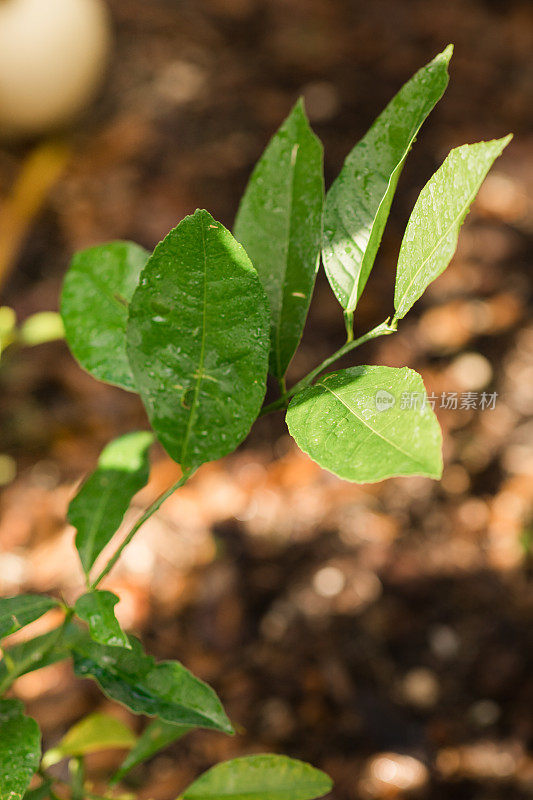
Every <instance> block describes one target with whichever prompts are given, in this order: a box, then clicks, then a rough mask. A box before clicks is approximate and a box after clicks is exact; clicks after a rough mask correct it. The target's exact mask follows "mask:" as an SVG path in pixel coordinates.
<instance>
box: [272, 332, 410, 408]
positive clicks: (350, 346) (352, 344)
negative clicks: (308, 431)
mask: <svg viewBox="0 0 533 800" xmlns="http://www.w3.org/2000/svg"><path fill="white" fill-rule="evenodd" d="M389 320H390V317H387V319H386V320H385V321H384V322H382V323H381V324H380V325H376V327H375V328H372V330H371V331H368V333H365V334H364V335H363V336H360V337H359V338H358V339H352V340H348V341H347V342H346V343H345V344H343V346H342V347H340V348H339V349H338V350H337V351H336V352H335V353H333V355H331V356H329V358H326V359H325V360H324V361H322V363H321V364H319V365H318V367H315V369H314V370H312V371H311V372H310V373H309V374H308V375H306V376H305V378H302V380H301V381H298V383H296V384H295V385H294V386H292V387H291V388H290V389H289V390H288V391H287V392H285V394H283V395H282V396H281V397H279V398H278V399H277V400H274V402H273V403H270V404H269V405H267V406H264V407H263V408H262V409H261V413H260V414H259V416H260V417H264V416H266V415H267V414H271V413H272V412H273V411H279V410H280V409H282V408H286V407H287V405H288V401H289V400H290V399H291V397H293V396H294V395H295V394H297V393H298V392H301V391H302V390H303V389H306V388H307V387H308V386H309V385H310V384H311V383H312V382H313V381H314V380H315V378H318V376H319V375H320V374H321V373H322V372H324V370H325V369H327V368H328V367H329V366H331V364H334V363H335V361H338V360H339V358H342V357H343V356H345V355H346V354H347V353H349V352H351V351H352V350H355V348H356V347H360V346H361V345H362V344H365V342H368V341H370V340H371V339H377V338H378V337H379V336H388V335H389V334H390V333H396V326H397V320H396V319H393V320H392V322H390V321H389Z"/></svg>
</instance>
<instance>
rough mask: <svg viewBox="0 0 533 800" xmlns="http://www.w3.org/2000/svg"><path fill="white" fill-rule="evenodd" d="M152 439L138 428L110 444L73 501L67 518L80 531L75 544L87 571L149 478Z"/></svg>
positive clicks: (149, 434) (151, 436)
mask: <svg viewBox="0 0 533 800" xmlns="http://www.w3.org/2000/svg"><path fill="white" fill-rule="evenodd" d="M153 440H154V437H153V434H151V433H148V432H146V431H138V432H136V433H128V434H126V435H125V436H121V437H120V438H118V439H115V440H114V441H112V442H111V443H110V444H108V445H107V447H106V448H105V449H104V450H103V451H102V453H101V455H100V458H99V459H98V468H97V469H96V471H95V472H93V474H92V475H91V476H90V477H89V478H88V479H87V480H86V481H85V483H84V484H83V486H82V487H81V489H80V490H79V492H78V494H77V495H76V497H75V498H74V499H73V500H72V502H71V503H70V506H69V509H68V521H69V522H70V524H71V525H74V527H75V528H76V529H77V531H78V533H77V535H76V548H77V550H78V553H79V556H80V560H81V563H82V566H83V569H84V571H85V574H86V575H88V574H89V572H90V570H91V567H92V566H93V564H94V562H95V561H96V559H97V558H98V556H99V554H100V553H101V552H102V550H103V549H104V547H105V546H106V544H108V542H110V541H111V539H112V538H113V535H114V534H115V533H116V531H117V529H118V527H119V525H120V523H121V522H122V519H123V517H124V514H125V513H126V511H127V510H128V507H129V505H130V502H131V499H132V498H133V496H134V495H135V494H136V493H137V492H138V491H139V489H142V487H143V486H144V485H145V484H146V482H147V481H148V474H149V462H148V449H149V447H150V445H151V444H152V442H153Z"/></svg>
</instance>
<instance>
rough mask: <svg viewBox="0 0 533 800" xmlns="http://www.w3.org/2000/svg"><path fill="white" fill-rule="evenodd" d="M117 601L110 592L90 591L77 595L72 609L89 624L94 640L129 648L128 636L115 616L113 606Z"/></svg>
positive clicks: (114, 595) (111, 645)
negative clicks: (80, 595)
mask: <svg viewBox="0 0 533 800" xmlns="http://www.w3.org/2000/svg"><path fill="white" fill-rule="evenodd" d="M118 601H119V600H118V597H117V596H116V594H113V593H112V592H103V591H92V592H88V593H87V594H84V595H82V597H79V598H78V599H77V600H76V605H75V607H74V609H75V611H76V614H77V615H78V617H79V618H80V619H82V620H83V621H84V622H86V623H87V625H88V626H89V631H90V634H91V637H92V638H93V639H94V641H95V642H98V643H99V644H105V645H108V646H109V647H126V648H130V643H129V641H128V637H127V636H126V634H125V633H124V631H123V630H122V628H121V627H120V625H119V623H118V620H117V618H116V617H115V611H114V608H115V606H116V604H117V603H118Z"/></svg>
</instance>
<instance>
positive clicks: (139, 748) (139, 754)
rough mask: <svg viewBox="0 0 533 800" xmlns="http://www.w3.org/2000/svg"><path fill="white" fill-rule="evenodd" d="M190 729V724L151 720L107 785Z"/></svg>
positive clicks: (116, 780) (112, 783) (115, 782)
mask: <svg viewBox="0 0 533 800" xmlns="http://www.w3.org/2000/svg"><path fill="white" fill-rule="evenodd" d="M192 730H194V728H191V727H190V726H184V725H173V724H172V723H171V722H164V721H163V720H161V719H154V720H152V722H150V724H149V725H147V727H146V728H145V729H144V731H143V733H142V734H141V736H139V739H138V741H137V744H136V745H135V747H134V748H133V750H131V752H129V753H128V755H127V756H126V758H125V759H124V761H123V763H122V764H121V765H120V767H119V769H118V770H117V771H116V772H115V774H114V775H113V777H112V778H111V780H110V781H109V785H110V786H114V785H115V784H117V783H118V782H119V781H121V780H122V779H123V778H124V777H125V776H126V775H127V774H128V772H130V771H131V770H132V769H133V768H134V767H136V766H137V765H138V764H142V763H143V761H147V760H148V759H149V758H151V757H152V756H153V755H155V754H156V753H158V752H159V751H160V750H162V749H163V747H167V746H168V745H169V744H172V742H176V741H177V740H178V739H181V738H182V736H185V734H186V733H189V731H192Z"/></svg>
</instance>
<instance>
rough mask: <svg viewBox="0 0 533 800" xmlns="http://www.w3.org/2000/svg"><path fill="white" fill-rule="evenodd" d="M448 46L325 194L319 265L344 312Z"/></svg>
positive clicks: (362, 280)
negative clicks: (321, 257) (323, 269)
mask: <svg viewBox="0 0 533 800" xmlns="http://www.w3.org/2000/svg"><path fill="white" fill-rule="evenodd" d="M452 50H453V48H452V46H451V45H450V46H449V47H447V48H446V50H444V52H443V53H440V54H439V55H438V56H437V57H436V58H434V59H433V61H431V62H430V63H429V64H427V65H426V66H425V67H423V68H422V69H421V70H419V71H418V72H417V73H416V74H415V75H414V76H413V78H411V80H410V81H409V82H408V83H406V84H405V86H403V87H402V89H400V91H399V92H398V94H397V95H396V96H395V97H394V98H393V99H392V100H391V102H390V103H389V105H388V106H387V108H386V109H385V110H384V111H383V113H382V114H381V115H380V116H379V117H378V118H377V120H376V121H375V122H374V124H373V125H372V127H371V128H370V130H369V131H368V133H367V134H366V135H365V136H364V138H363V139H362V140H361V141H360V142H359V143H358V144H356V146H355V147H354V149H353V150H352V152H351V153H350V154H349V156H348V158H347V159H346V161H345V163H344V166H343V168H342V170H341V173H340V175H339V177H338V178H337V179H336V181H335V182H334V183H333V185H332V187H331V189H330V190H329V191H328V193H327V197H326V208H325V214H324V244H323V258H324V265H325V268H326V273H327V276H328V280H329V282H330V284H331V288H332V289H333V291H334V292H335V295H336V297H337V299H338V301H339V303H340V304H341V305H342V307H343V308H344V309H345V310H346V311H349V312H353V310H354V309H355V307H356V305H357V303H358V301H359V298H360V297H361V294H362V293H363V289H364V288H365V285H366V282H367V280H368V276H369V275H370V271H371V269H372V266H373V264H374V259H375V258H376V253H377V251H378V247H379V245H380V242H381V237H382V235H383V231H384V229H385V224H386V222H387V218H388V216H389V211H390V207H391V203H392V199H393V197H394V192H395V191H396V185H397V183H398V179H399V177H400V174H401V171H402V169H403V165H404V163H405V159H406V158H407V154H408V153H409V150H410V149H411V146H412V144H413V142H414V140H415V137H416V135H417V133H418V131H419V129H420V127H421V125H422V123H423V122H424V120H425V119H426V117H427V116H428V115H429V113H430V112H431V110H432V109H433V108H434V106H435V105H436V103H437V102H438V101H439V100H440V98H441V97H442V95H443V94H444V90H445V89H446V86H447V84H448V70H447V67H448V62H449V60H450V58H451V55H452Z"/></svg>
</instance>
